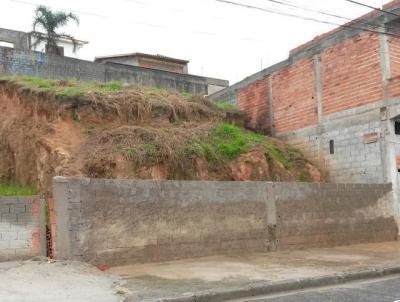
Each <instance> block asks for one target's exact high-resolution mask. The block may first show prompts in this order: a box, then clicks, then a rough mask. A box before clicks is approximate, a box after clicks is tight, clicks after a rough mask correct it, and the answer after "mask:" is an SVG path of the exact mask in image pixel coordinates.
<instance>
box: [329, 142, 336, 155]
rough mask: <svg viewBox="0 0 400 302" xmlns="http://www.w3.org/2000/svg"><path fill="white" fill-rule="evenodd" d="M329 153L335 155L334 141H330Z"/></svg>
mask: <svg viewBox="0 0 400 302" xmlns="http://www.w3.org/2000/svg"><path fill="white" fill-rule="evenodd" d="M329 153H330V154H335V142H334V140H333V139H331V140H330V141H329Z"/></svg>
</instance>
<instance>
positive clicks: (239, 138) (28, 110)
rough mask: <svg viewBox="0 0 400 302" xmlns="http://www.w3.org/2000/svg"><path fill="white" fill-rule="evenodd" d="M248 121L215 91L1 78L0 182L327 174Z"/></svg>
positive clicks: (310, 177) (313, 177)
mask: <svg viewBox="0 0 400 302" xmlns="http://www.w3.org/2000/svg"><path fill="white" fill-rule="evenodd" d="M52 85H59V86H66V87H67V88H69V86H73V85H77V84H76V83H68V82H66V81H53V84H52ZM72 88H73V87H71V89H72ZM244 119H245V117H244V116H243V115H242V113H240V112H238V111H236V110H232V109H228V110H226V109H221V108H218V107H216V106H215V105H214V104H212V103H211V102H210V101H209V100H208V99H206V98H202V97H192V96H187V95H181V94H179V93H177V92H171V91H166V90H159V89H150V88H143V87H126V88H123V89H120V90H119V89H118V90H117V91H113V92H104V91H96V90H95V89H94V90H93V91H87V92H85V93H84V94H81V95H79V96H71V95H67V94H61V93H58V92H55V91H52V90H51V89H41V88H40V87H37V88H32V87H29V88H27V87H26V86H24V84H23V82H22V83H21V82H20V81H16V80H1V81H0V158H1V161H0V182H1V183H15V184H19V185H33V186H36V187H37V188H38V189H39V190H40V192H42V193H49V192H50V191H51V179H52V177H53V176H55V175H65V176H89V177H102V178H132V179H185V180H272V181H320V180H321V176H320V173H319V171H318V170H317V169H316V168H315V167H314V166H312V165H311V164H310V163H309V162H308V161H307V160H306V159H305V158H304V156H303V155H302V154H301V153H300V152H299V151H297V150H295V149H293V148H291V147H290V146H287V145H286V144H284V143H282V142H280V141H278V140H275V139H271V138H267V137H262V136H260V135H257V134H255V133H252V132H248V131H246V130H244V129H243V128H242V125H243V124H244Z"/></svg>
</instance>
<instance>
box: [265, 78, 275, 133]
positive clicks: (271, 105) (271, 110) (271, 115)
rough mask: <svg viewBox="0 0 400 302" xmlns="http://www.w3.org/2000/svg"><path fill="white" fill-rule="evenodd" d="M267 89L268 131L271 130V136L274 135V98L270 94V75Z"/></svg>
mask: <svg viewBox="0 0 400 302" xmlns="http://www.w3.org/2000/svg"><path fill="white" fill-rule="evenodd" d="M267 89H268V110H269V129H270V130H271V135H272V136H273V135H274V134H275V130H274V98H273V94H272V75H269V76H268V79H267Z"/></svg>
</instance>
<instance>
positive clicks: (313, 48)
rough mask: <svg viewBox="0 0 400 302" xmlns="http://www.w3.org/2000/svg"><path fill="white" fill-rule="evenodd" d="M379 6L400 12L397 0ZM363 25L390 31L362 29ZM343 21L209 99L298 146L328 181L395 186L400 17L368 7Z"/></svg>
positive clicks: (398, 153)
mask: <svg viewBox="0 0 400 302" xmlns="http://www.w3.org/2000/svg"><path fill="white" fill-rule="evenodd" d="M384 9H385V10H386V11H391V12H393V13H395V14H399V15H400V1H399V0H397V1H392V2H390V3H389V4H387V5H386V6H385V7H384ZM366 23H368V24H375V25H376V27H374V31H380V32H385V31H387V32H391V33H393V34H391V35H387V34H383V33H377V32H368V31H364V30H361V29H359V28H365V24H366ZM348 25H350V26H352V27H340V28H338V29H336V30H333V31H331V32H328V33H326V34H323V35H321V36H318V37H316V38H315V39H314V40H312V41H310V42H308V43H306V44H304V45H301V46H299V47H297V48H296V49H294V50H292V51H291V52H290V55H289V58H288V59H287V60H285V61H283V62H280V63H278V64H276V65H274V66H271V67H269V68H267V69H264V70H262V71H261V72H259V73H257V74H254V75H252V76H250V77H248V78H246V79H245V80H243V81H241V82H239V83H237V84H235V85H233V86H231V87H229V88H227V89H224V90H222V91H220V92H217V93H215V94H214V95H212V96H211V97H212V98H213V99H214V100H225V101H226V100H228V101H230V102H235V103H237V104H238V106H239V107H240V108H241V109H242V110H244V111H245V112H247V113H248V115H249V116H250V118H251V120H250V124H249V126H250V127H251V128H254V129H257V130H260V131H264V132H266V133H270V134H272V135H274V136H277V137H280V138H283V139H285V140H288V141H289V142H291V143H292V144H294V145H296V146H298V147H299V148H301V149H302V150H303V151H304V152H306V154H308V156H309V158H310V159H311V160H313V161H314V162H315V163H316V164H318V165H319V166H320V167H321V168H322V169H323V170H324V171H326V174H327V179H328V180H329V181H332V182H362V183H374V182H392V183H393V184H394V185H397V178H398V175H397V174H398V170H397V166H396V157H399V156H400V136H399V134H400V18H399V17H396V16H395V15H394V14H387V13H384V12H379V11H373V12H371V13H369V14H367V15H365V16H362V17H361V18H359V19H356V20H354V21H353V22H351V23H350V24H348ZM357 27H359V28H357ZM397 33H398V34H397ZM397 120H399V123H398V122H397Z"/></svg>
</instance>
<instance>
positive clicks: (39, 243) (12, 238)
mask: <svg viewBox="0 0 400 302" xmlns="http://www.w3.org/2000/svg"><path fill="white" fill-rule="evenodd" d="M0 215H1V216H0V261H8V260H21V259H28V258H32V257H34V256H45V255H46V229H45V223H46V219H45V204H44V201H43V200H41V199H40V198H38V197H2V196H0Z"/></svg>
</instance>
